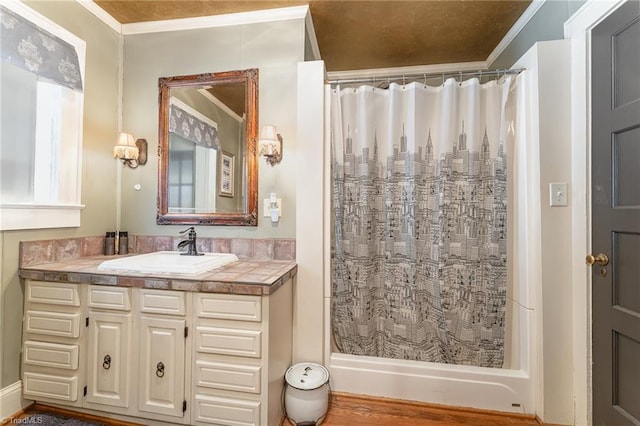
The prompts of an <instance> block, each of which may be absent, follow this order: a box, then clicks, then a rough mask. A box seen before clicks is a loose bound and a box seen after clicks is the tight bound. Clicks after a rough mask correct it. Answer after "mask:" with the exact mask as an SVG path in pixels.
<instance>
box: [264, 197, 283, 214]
mask: <svg viewBox="0 0 640 426" xmlns="http://www.w3.org/2000/svg"><path fill="white" fill-rule="evenodd" d="M276 204H277V205H278V217H282V198H277V199H276ZM263 216H264V217H271V199H269V198H265V199H264V205H263Z"/></svg>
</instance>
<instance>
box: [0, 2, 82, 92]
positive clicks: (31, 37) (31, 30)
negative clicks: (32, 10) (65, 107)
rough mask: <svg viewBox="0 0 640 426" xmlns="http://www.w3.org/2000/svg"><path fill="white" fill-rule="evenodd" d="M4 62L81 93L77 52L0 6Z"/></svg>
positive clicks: (0, 28) (65, 43) (0, 29)
mask: <svg viewBox="0 0 640 426" xmlns="http://www.w3.org/2000/svg"><path fill="white" fill-rule="evenodd" d="M0 40H1V42H2V43H1V45H0V46H1V51H0V53H1V55H0V56H1V59H2V61H5V62H9V63H11V64H13V65H15V66H17V67H19V68H22V69H24V70H26V71H29V72H32V73H34V74H36V75H38V76H40V77H43V78H46V79H48V80H52V81H54V82H56V83H58V84H60V85H63V86H66V87H69V88H71V89H74V90H77V91H80V92H81V91H82V77H81V75H80V63H79V61H78V54H77V52H76V50H75V48H74V47H73V46H72V45H71V44H69V43H67V42H66V41H64V40H62V39H60V38H58V37H56V36H55V35H53V34H51V33H49V32H48V31H45V30H44V29H42V28H40V27H39V26H37V25H35V24H34V23H32V22H30V21H28V20H26V19H24V18H23V17H21V16H20V15H17V14H15V13H13V12H12V11H10V10H8V9H7V8H5V7H3V6H0Z"/></svg>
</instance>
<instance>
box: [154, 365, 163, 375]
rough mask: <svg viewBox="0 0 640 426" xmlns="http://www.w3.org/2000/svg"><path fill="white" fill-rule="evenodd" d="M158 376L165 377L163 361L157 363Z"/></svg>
mask: <svg viewBox="0 0 640 426" xmlns="http://www.w3.org/2000/svg"><path fill="white" fill-rule="evenodd" d="M156 376H158V377H164V364H163V363H162V362H159V363H158V365H156Z"/></svg>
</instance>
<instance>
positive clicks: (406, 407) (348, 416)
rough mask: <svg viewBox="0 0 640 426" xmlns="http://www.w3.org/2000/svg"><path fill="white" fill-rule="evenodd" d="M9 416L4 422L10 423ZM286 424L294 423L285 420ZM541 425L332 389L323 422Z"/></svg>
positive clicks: (342, 425)
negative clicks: (343, 392) (327, 410)
mask: <svg viewBox="0 0 640 426" xmlns="http://www.w3.org/2000/svg"><path fill="white" fill-rule="evenodd" d="M35 412H53V413H57V414H62V415H66V416H70V417H76V418H79V419H84V420H93V421H102V422H104V423H106V424H107V425H118V426H124V425H130V426H133V425H134V423H126V422H122V421H114V420H109V419H106V418H103V417H99V416H90V415H86V414H81V413H74V412H73V411H70V410H65V409H59V408H54V407H49V406H46V405H39V404H36V405H34V406H31V407H30V408H27V410H25V412H24V413H22V415H20V416H17V418H20V417H24V416H25V415H28V414H30V413H35ZM8 424H11V423H10V419H7V421H6V423H3V425H8ZM136 425H137V424H136ZM284 425H285V426H290V425H292V423H290V422H289V421H287V420H285V422H284ZM444 425H447V426H456V425H466V426H514V425H522V426H540V423H538V422H537V421H536V419H535V418H533V416H523V415H517V414H515V415H506V414H503V413H496V412H491V411H482V410H471V409H458V408H454V407H445V406H441V405H432V404H423V403H415V402H410V401H398V400H390V399H385V398H375V397H366V396H358V395H350V394H341V393H333V394H332V397H331V405H330V407H329V412H328V413H327V416H326V418H325V420H324V421H323V422H322V426H444Z"/></svg>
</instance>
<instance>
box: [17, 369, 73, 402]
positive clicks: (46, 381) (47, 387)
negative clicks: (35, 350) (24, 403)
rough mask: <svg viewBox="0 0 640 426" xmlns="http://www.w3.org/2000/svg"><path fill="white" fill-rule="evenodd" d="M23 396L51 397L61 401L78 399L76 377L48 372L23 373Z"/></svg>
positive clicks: (34, 397)
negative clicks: (53, 374)
mask: <svg viewBox="0 0 640 426" xmlns="http://www.w3.org/2000/svg"><path fill="white" fill-rule="evenodd" d="M23 379H24V381H23V388H24V396H25V398H27V399H29V397H32V398H33V399H40V398H52V399H60V400H63V401H76V400H77V399H78V377H77V376H71V377H60V376H52V375H49V374H37V373H28V372H27V373H24V377H23Z"/></svg>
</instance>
